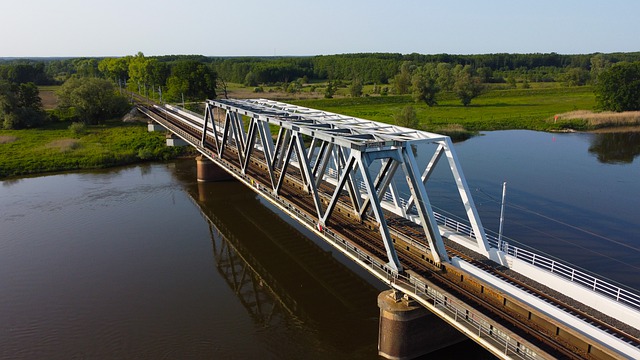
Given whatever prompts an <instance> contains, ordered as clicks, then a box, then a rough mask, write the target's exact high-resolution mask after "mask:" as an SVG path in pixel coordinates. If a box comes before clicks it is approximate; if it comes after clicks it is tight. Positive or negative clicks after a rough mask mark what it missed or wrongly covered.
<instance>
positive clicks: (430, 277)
mask: <svg viewBox="0 0 640 360" xmlns="http://www.w3.org/2000/svg"><path fill="white" fill-rule="evenodd" d="M138 109H139V110H140V111H141V112H143V113H144V114H146V115H147V116H148V117H149V118H150V119H151V120H152V122H153V123H150V125H149V127H150V129H152V128H154V127H157V126H158V125H159V126H161V127H162V128H164V129H166V130H169V131H170V133H171V135H170V137H171V139H168V142H169V140H172V139H175V140H176V141H182V142H184V143H186V144H188V145H191V146H193V147H195V148H196V149H197V150H198V151H199V152H200V153H201V154H202V157H201V158H200V159H199V160H198V170H199V174H198V176H199V180H207V179H206V178H207V177H209V176H211V175H210V174H211V172H210V171H209V170H208V166H210V165H215V166H216V168H219V169H222V170H224V172H226V174H230V175H231V176H233V177H234V178H236V179H237V180H239V181H241V182H243V183H244V184H246V185H247V186H249V187H251V189H253V190H254V191H255V192H256V193H258V194H260V195H261V196H262V197H263V198H265V199H266V200H268V201H270V202H271V203H273V204H274V205H276V206H277V207H279V208H280V209H282V210H283V211H284V212H285V213H286V214H288V215H289V216H291V217H292V218H294V219H295V220H297V221H298V222H300V223H301V224H302V225H304V226H306V227H307V228H309V229H311V230H312V231H314V232H315V233H316V234H318V235H319V236H320V237H321V238H322V239H324V240H325V241H327V242H328V243H329V244H331V245H332V246H333V247H334V248H336V249H337V250H339V251H340V252H342V253H343V254H345V255H346V256H347V257H349V258H350V259H351V260H353V261H354V262H355V263H357V264H359V265H360V266H361V267H363V268H365V269H367V270H368V271H369V272H370V273H371V274H373V275H374V276H376V277H377V278H378V279H380V280H381V281H383V282H385V283H388V284H389V286H390V287H391V289H392V291H389V292H385V293H383V294H381V295H380V296H379V298H378V304H379V306H380V308H381V321H380V330H379V331H380V336H379V345H378V347H379V352H380V354H381V355H382V356H385V357H387V358H411V357H415V356H418V355H421V354H424V353H426V352H428V351H433V350H437V348H438V346H439V347H442V346H443V345H447V344H450V343H452V342H454V341H456V336H455V335H456V334H459V333H462V334H464V335H466V336H467V337H469V338H471V339H473V340H474V341H476V342H477V343H479V344H480V345H482V346H483V347H485V348H486V349H487V350H489V351H490V352H492V353H493V354H494V355H496V356H497V357H499V358H504V359H550V358H568V359H640V331H639V330H638V329H639V328H640V296H638V295H637V294H635V293H633V292H630V291H628V290H625V289H623V288H619V287H617V286H614V285H612V284H610V283H607V282H606V281H604V280H601V279H599V278H597V277H595V276H592V275H590V274H586V273H584V272H582V271H579V270H577V269H574V268H572V267H571V266H569V265H567V264H563V263H560V262H558V261H555V260H551V259H549V258H547V257H544V256H541V255H540V254H536V253H534V252H531V251H528V250H525V249H521V248H518V247H515V246H513V245H512V244H509V243H507V242H503V241H501V242H498V239H496V238H494V237H490V236H488V235H487V234H486V232H485V229H484V228H483V226H482V223H481V221H480V218H479V216H478V213H477V211H476V208H475V205H474V202H473V198H472V196H471V194H470V191H469V188H468V186H467V183H466V180H465V177H464V174H463V171H462V168H461V166H460V164H459V162H458V159H457V156H456V153H455V151H454V148H453V145H452V142H451V140H450V139H449V137H447V136H443V135H439V134H434V133H429V132H424V131H417V130H414V129H408V128H403V127H398V126H393V125H389V124H383V123H377V122H374V121H368V120H363V119H359V118H354V117H349V116H344V115H339V114H334V113H330V112H326V111H321V110H315V109H309V108H304V107H300V106H295V105H291V104H286V103H282V102H276V101H270V100H264V99H251V100H232V99H225V100H222V99H219V100H207V102H206V108H205V114H204V116H202V115H198V114H195V113H192V112H189V111H186V110H184V109H182V108H178V107H173V106H170V105H164V106H159V105H149V104H147V105H143V104H140V105H138ZM417 154H419V157H421V158H424V157H426V158H428V159H429V160H428V161H426V162H425V163H426V164H423V165H422V166H420V165H419V161H417ZM440 162H446V164H447V165H448V167H449V169H450V173H451V181H452V182H453V183H455V185H456V188H457V192H458V195H459V196H458V198H459V200H460V202H461V206H462V207H463V208H464V210H465V213H466V215H467V222H465V223H460V222H457V221H454V220H452V219H450V218H447V217H445V216H442V215H440V214H437V213H436V212H434V211H433V209H432V206H431V204H430V202H429V196H428V191H427V188H426V186H425V184H428V180H429V178H430V175H431V174H432V172H433V169H434V168H435V167H436V165H437V164H438V163H440ZM201 178H202V179H201ZM425 308H426V309H428V310H429V311H430V313H427V312H424V311H423V310H424V309H425ZM432 314H435V316H437V317H439V318H441V319H442V320H444V322H446V323H448V324H449V325H450V326H451V327H452V328H455V329H457V330H458V332H459V333H458V332H454V334H450V336H449V335H448V336H447V338H446V339H442V338H438V335H442V332H440V331H434V330H433V329H432V328H430V325H427V326H425V325H424V321H425V317H428V316H432V317H434V315H432ZM419 324H423V325H419ZM448 328H450V327H448ZM410 339H413V340H410Z"/></svg>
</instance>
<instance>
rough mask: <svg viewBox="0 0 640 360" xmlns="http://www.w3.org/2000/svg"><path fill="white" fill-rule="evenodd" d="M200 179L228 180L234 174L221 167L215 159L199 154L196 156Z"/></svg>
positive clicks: (202, 180)
mask: <svg viewBox="0 0 640 360" xmlns="http://www.w3.org/2000/svg"><path fill="white" fill-rule="evenodd" d="M196 163H197V166H196V167H197V171H198V175H197V177H198V181H199V182H205V181H226V180H231V179H233V176H231V175H229V173H228V172H226V171H224V170H223V169H222V168H221V167H219V166H218V165H216V164H215V163H214V162H213V161H211V160H210V159H208V158H207V157H205V156H202V155H199V156H197V157H196Z"/></svg>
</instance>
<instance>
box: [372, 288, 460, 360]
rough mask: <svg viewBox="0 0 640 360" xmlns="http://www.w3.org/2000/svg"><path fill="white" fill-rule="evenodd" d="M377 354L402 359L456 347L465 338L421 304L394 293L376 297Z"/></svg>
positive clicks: (389, 291) (385, 293) (396, 359)
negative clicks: (377, 322) (378, 312)
mask: <svg viewBox="0 0 640 360" xmlns="http://www.w3.org/2000/svg"><path fill="white" fill-rule="evenodd" d="M378 307H379V308H380V326H379V333H378V354H379V355H380V356H382V357H384V358H387V359H393V360H405V359H414V358H416V357H419V356H422V355H425V354H428V353H430V352H433V351H436V350H440V349H442V348H444V347H447V346H450V345H453V344H457V343H459V342H461V341H463V340H465V339H466V337H465V336H464V335H463V334H462V333H460V332H459V331H457V330H456V329H454V328H453V327H451V326H449V325H448V324H447V323H445V322H444V321H443V320H442V319H440V318H439V317H437V316H436V315H434V314H433V313H431V312H430V311H429V310H427V309H425V308H424V307H422V306H420V304H418V303H416V302H415V301H413V300H411V299H409V298H408V297H406V296H402V294H400V293H398V292H395V291H393V290H387V291H383V292H382V293H380V295H378Z"/></svg>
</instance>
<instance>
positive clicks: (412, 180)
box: [401, 147, 449, 264]
mask: <svg viewBox="0 0 640 360" xmlns="http://www.w3.org/2000/svg"><path fill="white" fill-rule="evenodd" d="M401 151H402V157H403V159H404V161H403V162H402V168H403V170H404V173H405V176H406V178H407V182H408V185H409V191H411V195H412V196H413V197H414V199H415V205H416V208H417V210H418V216H419V217H420V222H421V224H422V228H423V229H424V232H425V235H426V236H427V241H428V242H429V248H430V249H431V256H432V257H433V261H434V262H435V263H437V264H439V263H441V262H449V255H447V250H446V248H445V246H444V242H443V241H442V237H441V236H440V231H439V229H438V224H437V223H436V218H435V216H434V215H433V210H432V209H431V203H430V202H429V197H428V196H427V191H426V189H425V187H424V184H423V183H422V181H420V180H419V175H418V174H419V172H418V164H417V163H416V158H415V157H414V156H413V151H411V148H410V147H404V148H402V150H401Z"/></svg>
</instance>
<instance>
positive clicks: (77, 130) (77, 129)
mask: <svg viewBox="0 0 640 360" xmlns="http://www.w3.org/2000/svg"><path fill="white" fill-rule="evenodd" d="M69 131H71V133H72V134H73V135H75V136H80V135H84V134H86V133H87V125H85V124H84V123H83V122H74V123H72V124H71V125H69Z"/></svg>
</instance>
